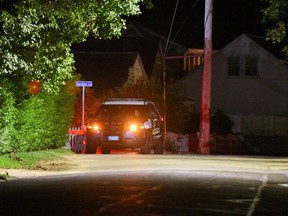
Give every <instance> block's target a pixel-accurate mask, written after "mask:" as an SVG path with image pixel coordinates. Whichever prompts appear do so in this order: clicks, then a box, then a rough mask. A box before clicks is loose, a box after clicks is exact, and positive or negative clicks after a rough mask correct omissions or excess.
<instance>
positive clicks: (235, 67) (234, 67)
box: [228, 56, 240, 76]
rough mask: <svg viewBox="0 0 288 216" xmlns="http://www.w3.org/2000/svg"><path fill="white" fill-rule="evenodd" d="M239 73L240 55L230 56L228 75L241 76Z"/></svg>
mask: <svg viewBox="0 0 288 216" xmlns="http://www.w3.org/2000/svg"><path fill="white" fill-rule="evenodd" d="M239 74H240V58H239V56H228V75H229V76H239Z"/></svg>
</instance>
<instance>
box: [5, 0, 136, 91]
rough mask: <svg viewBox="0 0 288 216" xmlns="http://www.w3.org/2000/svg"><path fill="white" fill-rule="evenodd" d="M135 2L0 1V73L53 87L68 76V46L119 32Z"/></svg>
mask: <svg viewBox="0 0 288 216" xmlns="http://www.w3.org/2000/svg"><path fill="white" fill-rule="evenodd" d="M140 2H141V0H129V1H122V0H106V1H99V0H74V1H70V0H57V1H56V0H55V1H47V0H22V1H20V0H19V1H14V2H13V1H12V2H11V1H10V0H7V1H3V0H2V3H1V6H2V7H1V8H2V10H1V14H0V23H1V26H2V29H1V36H0V47H1V48H0V49H1V50H0V59H1V62H0V75H1V76H3V75H7V76H9V77H11V76H17V77H18V78H21V79H23V80H25V81H26V82H29V81H31V80H32V79H37V80H40V81H42V85H43V89H44V91H48V92H51V91H55V90H58V89H59V86H60V85H61V84H64V82H65V81H66V80H67V79H69V78H71V71H72V70H73V63H74V59H73V55H72V53H71V49H70V48H71V44H72V43H78V42H81V41H84V40H85V39H86V38H87V36H88V35H89V34H92V35H93V36H94V37H95V38H99V39H101V38H103V39H104V38H105V39H107V38H112V37H113V36H119V35H120V33H121V30H122V29H123V28H125V20H124V18H123V17H125V16H129V15H136V14H139V13H140V9H139V3H140Z"/></svg>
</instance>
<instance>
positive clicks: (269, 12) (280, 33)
mask: <svg viewBox="0 0 288 216" xmlns="http://www.w3.org/2000/svg"><path fill="white" fill-rule="evenodd" d="M266 1H267V2H268V4H269V6H268V7H267V8H266V9H264V10H263V22H265V23H267V24H269V25H270V26H271V27H270V28H269V29H267V31H266V35H267V38H268V39H269V40H272V42H273V43H282V44H283V49H282V51H283V53H284V54H285V55H286V57H287V58H288V37H287V36H288V35H287V34H288V32H287V30H288V1H287V0H266Z"/></svg>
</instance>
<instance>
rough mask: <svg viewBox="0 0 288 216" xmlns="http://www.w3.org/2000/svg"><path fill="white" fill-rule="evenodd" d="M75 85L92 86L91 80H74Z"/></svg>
mask: <svg viewBox="0 0 288 216" xmlns="http://www.w3.org/2000/svg"><path fill="white" fill-rule="evenodd" d="M75 85H76V87H92V85H93V83H92V81H76V82H75Z"/></svg>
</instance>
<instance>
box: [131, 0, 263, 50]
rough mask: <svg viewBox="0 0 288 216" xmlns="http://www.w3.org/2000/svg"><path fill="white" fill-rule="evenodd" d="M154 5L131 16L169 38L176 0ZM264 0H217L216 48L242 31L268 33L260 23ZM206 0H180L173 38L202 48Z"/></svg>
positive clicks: (215, 7)
mask: <svg viewBox="0 0 288 216" xmlns="http://www.w3.org/2000/svg"><path fill="white" fill-rule="evenodd" d="M153 2H154V5H155V7H154V9H152V10H150V11H147V10H145V8H144V7H143V8H142V9H141V11H142V15H140V16H139V17H133V18H130V19H129V20H131V21H133V22H135V23H136V24H140V25H142V26H144V27H146V28H148V29H151V30H152V31H154V32H157V33H159V34H161V35H163V36H164V37H167V38H168V34H169V29H170V26H171V21H172V18H173V14H174V10H175V7H176V2H177V0H169V1H168V0H153ZM266 6H267V3H266V2H265V0H214V8H213V10H214V11H213V48H214V49H220V48H223V47H224V46H225V45H227V44H228V43H229V42H231V41H232V40H233V39H235V38H236V37H238V36H239V35H240V34H242V33H247V34H252V35H257V36H263V37H264V36H265V28H266V26H265V25H264V24H262V23H261V19H262V13H261V10H262V9H263V8H265V7H266ZM204 9H205V0H179V2H178V9H177V11H176V16H175V20H174V26H173V29H172V32H171V37H170V40H172V41H175V42H178V43H180V44H183V45H184V46H186V47H190V48H203V46H204V45H203V44H204V42H203V38H204V24H203V22H204V21H203V20H204Z"/></svg>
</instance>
